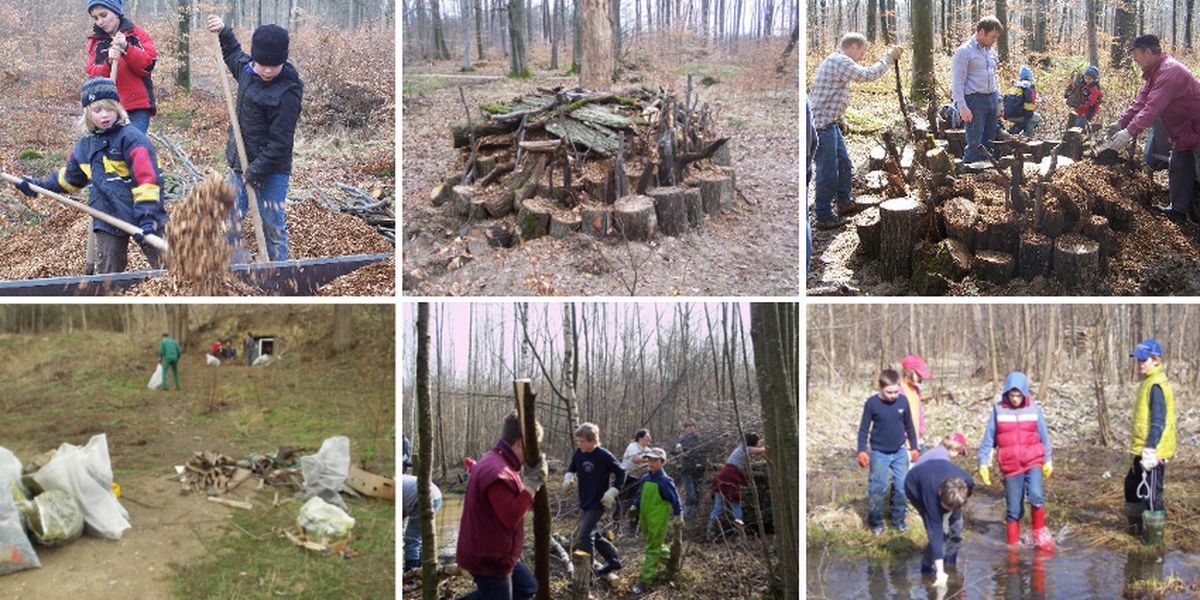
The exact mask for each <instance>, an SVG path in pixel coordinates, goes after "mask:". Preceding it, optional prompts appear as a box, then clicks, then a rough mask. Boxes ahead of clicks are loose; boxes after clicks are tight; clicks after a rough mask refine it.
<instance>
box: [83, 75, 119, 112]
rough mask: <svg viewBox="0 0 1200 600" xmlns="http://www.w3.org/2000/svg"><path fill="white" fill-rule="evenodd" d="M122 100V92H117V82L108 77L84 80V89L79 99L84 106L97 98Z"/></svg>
mask: <svg viewBox="0 0 1200 600" xmlns="http://www.w3.org/2000/svg"><path fill="white" fill-rule="evenodd" d="M105 98H107V99H109V100H116V101H117V102H120V101H121V96H120V94H118V93H117V84H116V83H114V82H113V80H111V79H109V78H107V77H92V78H90V79H88V80H87V81H85V82H83V89H81V90H80V91H79V101H80V103H81V104H83V107H84V108H87V106H88V105H89V104H91V103H93V102H95V101H97V100H104V99H105Z"/></svg>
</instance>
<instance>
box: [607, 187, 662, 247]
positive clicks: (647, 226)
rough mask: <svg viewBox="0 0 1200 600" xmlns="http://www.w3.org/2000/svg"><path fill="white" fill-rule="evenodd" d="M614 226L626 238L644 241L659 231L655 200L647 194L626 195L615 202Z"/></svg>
mask: <svg viewBox="0 0 1200 600" xmlns="http://www.w3.org/2000/svg"><path fill="white" fill-rule="evenodd" d="M612 219H613V227H614V228H615V229H616V230H617V235H620V236H621V237H623V238H624V239H626V240H629V241H637V242H644V241H647V240H649V239H650V238H653V237H654V234H655V232H657V231H658V218H657V216H656V215H655V210H654V200H653V199H651V198H649V197H647V196H626V197H624V198H621V199H620V200H617V202H616V203H615V204H613V211H612Z"/></svg>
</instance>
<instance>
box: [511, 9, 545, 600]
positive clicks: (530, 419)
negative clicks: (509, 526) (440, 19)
mask: <svg viewBox="0 0 1200 600" xmlns="http://www.w3.org/2000/svg"><path fill="white" fill-rule="evenodd" d="M518 1H520V0H518ZM513 392H514V393H515V394H516V397H517V411H518V412H519V413H520V417H521V439H522V440H523V441H524V445H525V452H524V456H523V457H522V458H524V461H525V465H526V466H529V467H532V466H535V465H537V464H538V463H539V462H541V461H542V447H541V440H539V439H538V436H537V435H536V433H535V432H536V431H537V417H536V412H535V411H536V406H537V402H536V399H537V394H536V393H534V391H533V383H532V382H531V381H530V380H528V379H518V380H516V381H514V382H513ZM533 559H534V565H533V567H534V577H535V578H536V579H537V584H538V591H537V595H536V596H534V597H535V598H537V599H538V600H550V491H549V490H548V489H547V488H546V486H544V485H543V486H542V489H540V490H538V492H537V494H536V495H534V497H533Z"/></svg>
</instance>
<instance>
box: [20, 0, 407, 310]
mask: <svg viewBox="0 0 1200 600" xmlns="http://www.w3.org/2000/svg"><path fill="white" fill-rule="evenodd" d="M23 18H24V15H23V14H22V13H21V11H20V9H19V8H17V7H5V8H0V24H3V26H5V27H6V28H7V29H10V30H13V31H16V30H19V29H20V28H21V25H19V23H20V22H21V21H22V19H23ZM139 24H140V25H141V26H142V27H143V28H144V29H146V30H147V31H149V32H150V33H151V35H152V36H154V39H155V42H156V44H157V45H158V47H159V49H160V53H159V60H158V63H157V65H156V69H155V71H154V85H155V93H156V96H157V101H158V111H157V115H156V116H154V117H153V118H152V120H151V126H150V134H151V136H152V141H154V140H153V137H154V136H161V138H162V139H164V140H166V141H168V142H169V143H170V144H173V145H175V146H177V147H178V148H179V149H180V150H182V152H183V153H184V154H186V155H187V157H188V158H189V159H190V160H191V162H193V163H194V164H195V165H196V167H197V168H198V169H199V170H200V171H202V172H208V171H215V172H217V173H220V174H222V175H225V174H226V173H228V171H229V169H228V168H227V167H226V164H225V142H226V129H227V127H228V123H229V114H228V111H227V109H226V104H225V98H224V93H223V91H222V87H221V85H220V82H219V80H218V79H217V77H216V75H217V69H216V66H215V65H216V60H215V58H214V57H213V52H214V50H213V47H214V46H215V44H216V36H213V35H211V34H208V33H207V32H203V31H201V32H196V33H195V34H194V35H195V38H194V39H195V42H194V43H193V44H192V57H191V76H192V89H191V92H190V93H185V92H183V91H182V89H181V88H179V87H178V86H176V85H175V83H174V77H173V76H174V73H175V69H176V68H177V67H178V61H177V59H175V58H174V57H173V56H172V55H170V53H169V52H167V51H166V50H165V49H167V48H173V47H174V40H173V38H172V36H173V34H172V33H168V32H173V31H174V27H175V26H174V24H168V23H167V22H166V21H162V22H156V21H152V20H149V21H146V22H141V21H139ZM84 27H85V20H84V19H82V18H80V19H79V21H78V22H77V23H76V22H55V23H54V24H53V25H52V26H51V27H49V28H48V29H47V30H45V31H39V32H38V35H37V37H38V38H39V39H38V42H37V43H38V44H39V45H40V46H41V48H42V50H41V51H40V52H39V53H38V54H37V58H36V60H28V61H18V62H15V63H10V64H9V66H7V67H4V68H3V69H0V106H3V107H4V108H5V110H6V111H7V112H8V113H9V115H10V118H6V119H3V120H0V171H2V172H5V173H9V174H13V175H16V176H32V177H38V178H41V177H44V176H46V175H47V174H51V173H55V172H57V170H58V169H59V168H61V167H63V166H64V165H65V162H66V158H67V154H68V153H69V151H70V150H71V148H72V147H73V145H74V144H75V142H76V141H77V140H78V139H79V137H80V133H79V131H78V130H77V129H76V123H77V121H78V120H79V116H80V114H81V113H82V111H81V109H80V108H79V88H80V85H81V83H82V82H83V79H84V72H83V64H82V60H83V57H82V53H81V51H82V48H83V44H84V37H83V35H82V33H81V32H82V31H84ZM31 35H32V34H31ZM238 35H239V39H240V40H241V42H242V43H243V47H245V48H248V47H249V32H248V31H240V30H239V31H238ZM342 35H344V32H340V31H338V30H334V29H323V28H320V27H315V26H314V27H312V28H311V29H309V30H308V33H302V34H301V35H298V36H295V37H294V38H293V39H292V43H291V56H290V60H291V62H292V63H293V64H295V65H296V67H297V69H298V70H299V72H300V77H301V79H302V80H303V81H304V84H305V89H304V92H305V93H304V104H303V107H302V112H301V119H300V123H299V125H298V127H297V130H296V138H295V149H294V157H293V171H292V173H291V182H290V188H289V192H288V203H287V205H286V210H287V212H288V215H289V216H288V219H289V222H288V231H289V237H290V240H289V242H290V258H293V259H297V258H316V257H327V256H344V255H350V254H364V253H373V252H390V251H393V250H394V246H393V245H392V244H391V243H389V242H388V240H387V239H386V238H385V237H383V236H382V235H380V234H379V233H378V232H377V231H376V230H375V229H374V228H373V227H372V226H370V225H367V224H366V223H365V222H364V221H362V220H360V219H358V218H357V217H353V216H351V215H350V214H348V213H342V212H339V211H336V210H333V209H331V208H328V207H329V206H335V207H336V206H342V205H343V203H344V202H349V201H351V200H353V198H352V197H351V196H349V195H348V194H347V193H345V192H344V191H342V190H341V189H340V188H339V187H338V184H345V185H350V186H354V187H357V188H360V189H362V190H364V191H365V192H367V193H368V194H370V195H373V196H375V197H377V198H380V199H385V200H387V199H394V198H395V193H396V184H395V96H394V89H395V59H394V54H393V52H392V47H393V41H394V38H393V32H383V33H380V32H366V31H364V32H359V33H356V34H355V35H356V36H360V42H361V43H358V44H353V45H346V44H339V43H334V40H335V39H339V38H340V36H342ZM28 43H30V42H29V40H27V39H25V40H23V39H22V36H10V37H9V38H7V39H6V40H4V41H3V42H0V49H6V51H8V52H10V53H11V54H9V55H11V56H17V55H24V54H26V53H27V52H26V51H23V50H21V49H20V46H21V45H23V44H28ZM10 45H11V46H13V47H12V48H8V46H10ZM348 65H350V66H348ZM231 86H234V89H235V92H236V84H235V83H233V82H231ZM156 145H157V148H156V149H157V155H158V160H159V164H160V167H161V169H162V172H163V193H164V200H165V201H166V210H167V212H168V213H170V212H171V211H172V209H173V205H174V203H175V201H177V200H179V199H181V198H182V197H183V195H184V194H186V191H187V189H188V188H189V187H190V185H191V179H190V175H189V173H188V171H187V170H186V169H185V167H184V164H183V162H182V159H181V158H180V157H178V156H177V155H176V154H175V153H174V152H173V151H172V150H171V149H170V148H167V147H165V146H164V145H163V144H157V143H156ZM4 189H5V190H6V191H4V192H0V198H3V201H0V257H3V258H0V279H26V278H34V277H53V276H70V275H82V274H83V272H84V268H83V264H84V258H85V255H86V252H85V238H86V232H87V230H88V227H89V223H90V220H91V218H90V217H88V216H86V215H84V214H82V213H77V212H75V211H74V210H72V209H67V208H65V207H62V206H60V205H59V204H58V203H56V202H53V201H51V200H48V199H45V198H40V197H38V198H25V197H24V196H23V195H21V194H19V193H18V192H16V191H15V190H13V189H12V188H11V187H9V186H8V185H7V184H5V186H4ZM82 193H84V192H81V194H82ZM389 206H392V208H393V210H394V200H391V201H390V202H389ZM248 223H249V222H248V221H247V223H246V224H247V227H245V228H243V231H245V232H247V239H249V237H248V236H249V232H250V231H251V228H249V227H248ZM247 247H249V248H253V244H247ZM251 251H252V253H253V252H255V251H254V250H253V249H252V250H251ZM145 268H147V265H146V261H145V258H144V257H143V256H142V254H141V252H139V251H138V250H136V249H134V250H131V251H130V267H129V269H130V270H131V271H132V270H142V269H145ZM393 287H394V286H393Z"/></svg>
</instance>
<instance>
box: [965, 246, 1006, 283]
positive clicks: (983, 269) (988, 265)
mask: <svg viewBox="0 0 1200 600" xmlns="http://www.w3.org/2000/svg"><path fill="white" fill-rule="evenodd" d="M1015 266H1016V265H1015V264H1013V256H1012V255H1011V254H1009V253H1007V252H997V251H995V250H980V251H979V252H976V253H975V261H974V267H973V269H972V270H973V272H974V273H975V276H976V277H978V278H979V279H981V280H983V281H988V282H991V283H994V284H996V285H1003V284H1005V283H1008V282H1009V280H1011V279H1012V276H1013V267H1015Z"/></svg>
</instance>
